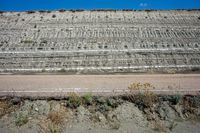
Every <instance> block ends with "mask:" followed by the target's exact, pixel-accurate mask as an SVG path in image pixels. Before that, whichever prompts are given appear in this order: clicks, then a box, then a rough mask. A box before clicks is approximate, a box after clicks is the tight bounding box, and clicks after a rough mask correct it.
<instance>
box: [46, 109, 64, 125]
mask: <svg viewBox="0 0 200 133" xmlns="http://www.w3.org/2000/svg"><path fill="white" fill-rule="evenodd" d="M64 115H65V113H64V112H63V111H58V112H50V113H49V114H48V119H50V120H51V122H52V123H54V124H56V125H60V124H62V123H63V122H64V118H65V117H64Z"/></svg>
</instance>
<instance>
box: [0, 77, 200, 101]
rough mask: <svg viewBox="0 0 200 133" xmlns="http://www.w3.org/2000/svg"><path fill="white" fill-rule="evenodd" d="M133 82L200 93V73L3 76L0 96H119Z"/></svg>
mask: <svg viewBox="0 0 200 133" xmlns="http://www.w3.org/2000/svg"><path fill="white" fill-rule="evenodd" d="M132 83H141V84H143V83H149V84H151V85H152V86H153V88H152V89H150V90H149V91H153V92H154V93H158V94H191V95H199V94H200V93H199V92H200V74H143V75H141V74H140V75H0V96H22V97H62V96H67V95H69V93H71V92H75V93H78V94H80V95H82V94H85V93H93V95H118V94H123V93H129V91H130V90H129V89H128V86H129V85H130V84H132ZM141 91H143V90H135V91H134V92H135V93H138V92H141Z"/></svg>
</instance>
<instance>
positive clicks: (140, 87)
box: [128, 82, 155, 91]
mask: <svg viewBox="0 0 200 133" xmlns="http://www.w3.org/2000/svg"><path fill="white" fill-rule="evenodd" d="M154 88H155V87H154V86H153V85H152V84H150V83H140V82H137V83H132V84H130V85H129V87H128V89H129V90H130V91H133V90H149V89H154Z"/></svg>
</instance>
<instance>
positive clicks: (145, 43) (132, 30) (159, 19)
mask: <svg viewBox="0 0 200 133" xmlns="http://www.w3.org/2000/svg"><path fill="white" fill-rule="evenodd" d="M0 16H1V17H0V72H53V71H60V72H68V73H115V72H147V71H172V72H173V71H181V70H192V71H196V70H199V69H200V59H199V57H200V53H199V52H200V51H199V50H200V19H199V16H200V12H199V11H151V12H147V11H82V12H71V11H66V12H59V11H54V12H50V13H47V12H45V13H41V12H35V13H30V12H29V13H27V12H20V13H19V12H12V13H10V12H6V13H2V14H0Z"/></svg>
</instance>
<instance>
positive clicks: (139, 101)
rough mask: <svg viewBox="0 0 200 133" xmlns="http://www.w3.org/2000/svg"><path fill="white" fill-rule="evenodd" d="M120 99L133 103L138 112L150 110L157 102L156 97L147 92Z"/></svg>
mask: <svg viewBox="0 0 200 133" xmlns="http://www.w3.org/2000/svg"><path fill="white" fill-rule="evenodd" d="M122 98H123V99H124V100H127V101H129V102H132V103H135V104H136V106H138V108H139V109H140V110H144V108H151V107H152V106H153V104H154V103H156V102H157V101H158V97H157V96H156V95H155V94H153V93H152V92H149V91H145V92H144V93H139V94H129V95H126V96H124V97H122Z"/></svg>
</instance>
